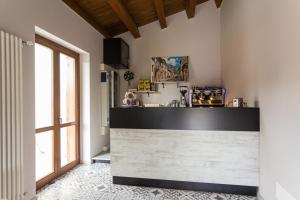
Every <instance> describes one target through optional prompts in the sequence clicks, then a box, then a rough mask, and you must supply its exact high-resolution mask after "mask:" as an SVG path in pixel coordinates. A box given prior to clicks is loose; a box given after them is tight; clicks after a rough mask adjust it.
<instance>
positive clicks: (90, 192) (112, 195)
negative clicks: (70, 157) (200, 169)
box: [38, 163, 256, 200]
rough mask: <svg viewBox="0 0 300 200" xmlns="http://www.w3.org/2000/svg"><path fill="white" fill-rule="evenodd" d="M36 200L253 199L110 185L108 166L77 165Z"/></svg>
mask: <svg viewBox="0 0 300 200" xmlns="http://www.w3.org/2000/svg"><path fill="white" fill-rule="evenodd" d="M38 200H256V198H254V197H247V196H238V195H229V194H214V193H206V192H194V191H183V190H169V189H159V188H146V187H135V186H124V185H113V184H112V176H111V173H110V165H109V164H102V163H96V164H93V165H80V166H79V167H77V168H76V169H74V170H72V171H71V172H69V173H67V174H66V175H64V176H63V177H60V178H59V179H57V180H56V181H55V182H54V183H52V184H50V185H48V186H46V187H44V188H43V189H41V190H40V191H39V192H38Z"/></svg>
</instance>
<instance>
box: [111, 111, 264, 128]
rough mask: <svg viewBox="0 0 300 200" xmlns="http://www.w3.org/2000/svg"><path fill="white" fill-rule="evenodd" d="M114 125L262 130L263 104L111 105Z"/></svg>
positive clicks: (118, 126)
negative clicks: (116, 106) (192, 106)
mask: <svg viewBox="0 0 300 200" xmlns="http://www.w3.org/2000/svg"><path fill="white" fill-rule="evenodd" d="M110 128H124V129H168V130H209V131H256V132H257V131H259V130H260V125H259V108H224V107H223V108H169V107H164V108H111V109H110Z"/></svg>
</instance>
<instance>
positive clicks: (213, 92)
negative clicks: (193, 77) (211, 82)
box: [191, 86, 226, 107]
mask: <svg viewBox="0 0 300 200" xmlns="http://www.w3.org/2000/svg"><path fill="white" fill-rule="evenodd" d="M225 94H226V90H225V88H222V87H197V86H195V87H192V90H191V103H192V107H224V106H225Z"/></svg>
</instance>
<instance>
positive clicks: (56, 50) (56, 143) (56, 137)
mask: <svg viewBox="0 0 300 200" xmlns="http://www.w3.org/2000/svg"><path fill="white" fill-rule="evenodd" d="M35 42H36V43H38V44H40V45H42V46H45V47H48V48H50V49H51V50H52V51H53V109H54V110H53V123H54V124H53V126H50V127H45V128H40V129H36V134H38V133H41V132H45V131H47V130H52V131H53V149H54V154H53V161H54V166H53V168H54V172H53V173H51V174H49V175H47V176H46V177H44V178H42V179H40V180H38V181H37V182H36V188H37V189H40V188H41V187H43V186H45V185H46V184H48V183H49V182H51V181H52V180H53V179H55V178H57V177H58V176H60V175H62V174H64V173H66V172H68V171H69V170H71V169H73V168H74V167H75V166H76V165H78V164H79V163H80V55H79V54H78V53H76V52H74V51H72V50H70V49H68V48H66V47H63V46H61V45H59V44H57V43H55V42H53V41H51V40H49V39H47V38H44V37H42V36H40V35H37V34H36V35H35ZM60 53H63V54H65V55H67V56H70V57H72V58H74V59H75V93H76V95H75V107H76V110H75V115H76V116H75V124H74V123H72V122H71V123H66V124H68V125H76V126H75V127H76V136H75V148H76V149H75V150H76V158H75V160H74V161H72V162H71V163H68V164H67V165H65V166H63V167H62V168H61V166H60V129H61V128H62V127H67V125H63V126H61V124H60V121H59V119H57V118H56V116H58V115H59V114H60V106H59V105H60V90H59V89H60V88H59V87H60V74H59V73H60V68H59V66H60V60H59V54H60Z"/></svg>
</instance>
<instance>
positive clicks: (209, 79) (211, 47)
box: [121, 1, 221, 103]
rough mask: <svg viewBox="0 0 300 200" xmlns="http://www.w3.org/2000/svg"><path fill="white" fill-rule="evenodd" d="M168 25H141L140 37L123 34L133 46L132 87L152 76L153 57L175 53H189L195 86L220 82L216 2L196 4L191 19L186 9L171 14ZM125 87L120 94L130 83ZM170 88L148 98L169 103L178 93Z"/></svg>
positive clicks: (217, 10) (155, 23) (218, 27)
mask: <svg viewBox="0 0 300 200" xmlns="http://www.w3.org/2000/svg"><path fill="white" fill-rule="evenodd" d="M167 24H168V27H167V28H166V29H161V28H160V25H159V22H158V21H156V22H153V23H151V24H149V25H146V26H143V27H141V28H139V30H140V33H141V38H139V39H134V38H133V37H132V35H131V34H130V33H125V34H122V35H121V37H122V38H123V39H124V40H125V41H127V42H128V43H129V45H130V48H131V49H130V53H131V54H130V70H131V71H133V72H134V73H135V79H134V81H133V82H132V85H131V88H132V87H137V82H138V80H139V79H150V74H151V66H150V58H151V57H154V56H174V55H178V56H189V60H190V83H191V84H192V85H200V86H211V85H220V83H221V64H220V9H217V8H216V6H215V4H214V2H213V1H209V2H207V3H204V4H201V5H199V6H197V9H196V16H195V17H194V18H192V19H190V20H189V19H188V18H187V15H186V12H185V11H183V12H180V13H178V14H176V15H172V16H170V17H168V18H167ZM121 78H122V77H121ZM122 79H123V78H122ZM123 86H125V89H124V87H123V90H122V93H121V97H123V95H124V92H125V91H126V89H127V84H123ZM167 87H168V88H166V89H164V90H161V91H162V94H163V93H164V95H161V94H157V95H153V96H151V97H150V98H148V97H146V98H145V100H146V101H148V102H149V101H150V102H151V101H152V103H160V102H164V103H167V102H169V101H170V100H172V99H174V95H176V94H177V95H179V92H178V89H177V86H176V85H173V86H172V85H169V86H167ZM124 90H125V91H124Z"/></svg>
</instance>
